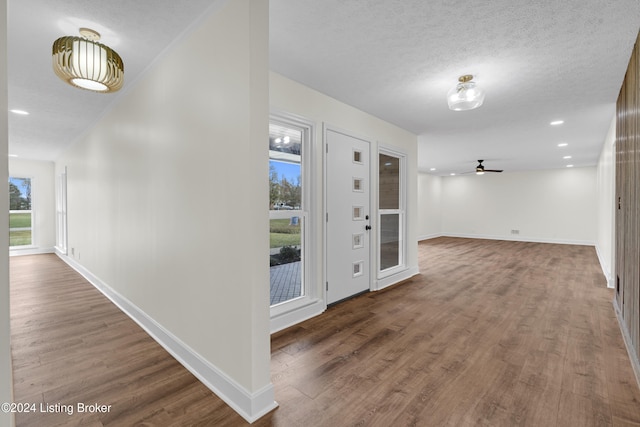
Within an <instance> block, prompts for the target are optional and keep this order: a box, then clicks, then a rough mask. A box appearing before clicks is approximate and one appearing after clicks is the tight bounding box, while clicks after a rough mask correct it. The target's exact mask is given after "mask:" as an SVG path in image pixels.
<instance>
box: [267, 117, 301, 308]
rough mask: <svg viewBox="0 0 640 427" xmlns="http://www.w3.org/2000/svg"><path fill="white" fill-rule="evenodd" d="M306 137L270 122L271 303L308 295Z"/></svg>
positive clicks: (290, 128) (299, 132) (297, 130)
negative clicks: (305, 283)
mask: <svg viewBox="0 0 640 427" xmlns="http://www.w3.org/2000/svg"><path fill="white" fill-rule="evenodd" d="M302 138H303V132H302V131H301V130H300V129H295V128H292V127H288V126H284V125H281V124H277V123H270V124H269V211H270V214H269V215H270V224H269V236H270V253H269V261H270V266H271V268H270V278H271V281H270V283H271V305H275V304H280V303H282V302H285V301H289V300H291V299H294V298H298V297H300V296H302V295H303V294H304V291H303V289H304V288H303V283H302V278H303V267H302V264H303V258H304V250H303V247H302V245H303V237H302V230H303V225H302V224H303V220H304V216H303V215H304V214H303V212H301V211H302V210H303V206H302V185H303V183H302V176H303V174H302Z"/></svg>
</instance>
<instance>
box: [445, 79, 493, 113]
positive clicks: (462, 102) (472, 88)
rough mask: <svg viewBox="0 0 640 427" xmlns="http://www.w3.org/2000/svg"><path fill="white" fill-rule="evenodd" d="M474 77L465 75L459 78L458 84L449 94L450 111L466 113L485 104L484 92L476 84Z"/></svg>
mask: <svg viewBox="0 0 640 427" xmlns="http://www.w3.org/2000/svg"><path fill="white" fill-rule="evenodd" d="M471 80H473V76H472V75H471V74H465V75H464V76H460V77H459V78H458V84H457V85H455V86H454V87H452V88H451V90H450V91H449V92H448V93H447V103H448V104H449V109H450V110H454V111H466V110H473V109H474V108H478V107H479V106H481V105H482V103H483V102H484V95H485V94H484V91H483V90H482V89H480V88H479V87H478V86H477V85H476V83H475V82H472V81H471Z"/></svg>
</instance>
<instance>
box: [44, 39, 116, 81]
mask: <svg viewBox="0 0 640 427" xmlns="http://www.w3.org/2000/svg"><path fill="white" fill-rule="evenodd" d="M80 35H81V36H82V37H74V36H65V37H60V38H59V39H58V40H56V41H55V42H53V71H55V73H56V75H57V76H58V77H60V78H61V79H62V80H64V81H65V82H67V83H69V84H70V85H73V86H76V87H79V88H82V89H87V90H92V91H95V92H104V93H106V92H115V91H117V90H118V89H120V88H121V87H122V83H123V81H124V64H123V62H122V59H121V58H120V55H118V54H117V53H116V52H115V51H113V50H112V49H111V48H110V47H108V46H105V45H103V44H101V43H98V40H100V34H99V33H97V32H96V31H93V30H91V29H89V28H80Z"/></svg>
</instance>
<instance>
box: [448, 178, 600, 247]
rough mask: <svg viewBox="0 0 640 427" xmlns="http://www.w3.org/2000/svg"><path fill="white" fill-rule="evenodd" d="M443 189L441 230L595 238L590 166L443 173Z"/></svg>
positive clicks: (576, 239)
mask: <svg viewBox="0 0 640 427" xmlns="http://www.w3.org/2000/svg"><path fill="white" fill-rule="evenodd" d="M442 194H443V199H442V231H443V234H444V235H449V236H462V237H479V238H492V239H513V240H523V241H542V242H556V243H574V244H589V245H592V244H595V241H596V223H597V221H596V212H597V209H598V208H597V198H596V168H595V167H586V168H571V169H553V170H540V171H532V172H512V173H509V172H505V173H501V174H490V173H487V174H485V175H483V176H477V175H475V174H473V175H465V176H453V177H444V178H443V179H442ZM511 230H519V234H517V235H514V234H511Z"/></svg>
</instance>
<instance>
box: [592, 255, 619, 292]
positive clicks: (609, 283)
mask: <svg viewBox="0 0 640 427" xmlns="http://www.w3.org/2000/svg"><path fill="white" fill-rule="evenodd" d="M596 254H597V255H598V261H600V268H601V269H602V274H604V277H605V279H607V288H611V289H613V288H614V287H615V286H614V281H613V277H612V276H611V269H610V266H608V265H607V264H606V263H605V262H604V258H603V257H602V253H601V252H600V248H599V247H598V245H597V244H596Z"/></svg>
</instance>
